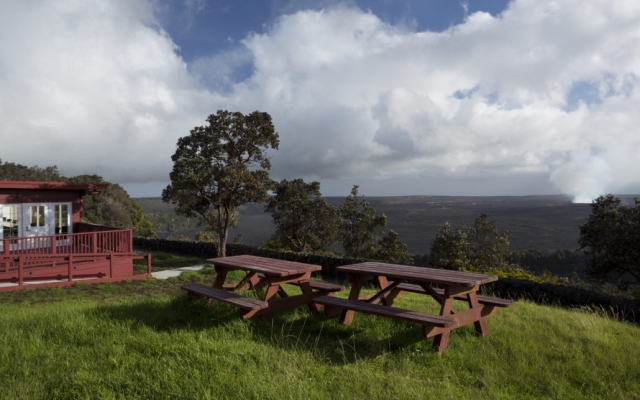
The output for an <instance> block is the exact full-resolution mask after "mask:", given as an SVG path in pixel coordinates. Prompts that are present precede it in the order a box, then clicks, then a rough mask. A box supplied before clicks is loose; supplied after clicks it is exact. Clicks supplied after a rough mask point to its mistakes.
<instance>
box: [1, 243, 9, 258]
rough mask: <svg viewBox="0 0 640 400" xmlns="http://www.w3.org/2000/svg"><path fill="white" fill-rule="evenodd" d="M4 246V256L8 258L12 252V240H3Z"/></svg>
mask: <svg viewBox="0 0 640 400" xmlns="http://www.w3.org/2000/svg"><path fill="white" fill-rule="evenodd" d="M2 246H4V254H5V255H7V256H8V255H9V253H10V250H11V239H3V240H2Z"/></svg>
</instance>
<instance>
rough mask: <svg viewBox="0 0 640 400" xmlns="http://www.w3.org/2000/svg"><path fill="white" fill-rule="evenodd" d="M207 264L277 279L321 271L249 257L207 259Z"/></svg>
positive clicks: (290, 263) (293, 262)
mask: <svg viewBox="0 0 640 400" xmlns="http://www.w3.org/2000/svg"><path fill="white" fill-rule="evenodd" d="M207 262H209V263H212V264H213V265H214V266H215V267H216V268H217V267H225V268H230V269H241V270H243V271H252V272H260V273H263V274H265V275H270V276H279V277H282V276H290V275H299V274H305V273H307V272H309V271H312V272H313V271H320V270H321V269H322V266H320V265H313V264H305V263H300V262H295V261H285V260H278V259H275V258H266V257H258V256H250V255H240V256H230V257H218V258H209V259H207Z"/></svg>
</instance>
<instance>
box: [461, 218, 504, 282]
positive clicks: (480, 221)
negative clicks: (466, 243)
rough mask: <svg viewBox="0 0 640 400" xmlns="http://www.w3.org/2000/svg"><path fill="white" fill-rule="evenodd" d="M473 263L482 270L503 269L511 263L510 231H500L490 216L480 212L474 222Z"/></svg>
mask: <svg viewBox="0 0 640 400" xmlns="http://www.w3.org/2000/svg"><path fill="white" fill-rule="evenodd" d="M472 232H473V247H472V249H471V263H472V264H473V266H474V267H476V268H477V269H479V270H481V271H489V270H492V269H502V268H504V267H506V266H507V265H508V264H509V257H510V255H511V251H510V250H509V231H503V232H502V233H500V232H499V231H498V227H497V226H496V224H495V223H493V222H491V221H489V216H488V215H487V214H485V213H482V214H480V217H478V218H476V221H475V222H474V224H473V230H472Z"/></svg>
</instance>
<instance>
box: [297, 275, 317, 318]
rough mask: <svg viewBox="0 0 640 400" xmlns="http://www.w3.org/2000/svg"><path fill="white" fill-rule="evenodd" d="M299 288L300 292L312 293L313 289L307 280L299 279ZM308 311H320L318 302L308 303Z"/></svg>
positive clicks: (315, 312)
mask: <svg viewBox="0 0 640 400" xmlns="http://www.w3.org/2000/svg"><path fill="white" fill-rule="evenodd" d="M300 289H302V293H312V292H313V289H312V288H311V284H310V283H309V281H300ZM309 311H311V312H312V313H314V314H317V313H319V312H320V304H317V303H309Z"/></svg>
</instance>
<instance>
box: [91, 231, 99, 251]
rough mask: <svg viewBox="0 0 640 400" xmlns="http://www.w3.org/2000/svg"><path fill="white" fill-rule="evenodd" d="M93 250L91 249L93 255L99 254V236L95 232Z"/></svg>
mask: <svg viewBox="0 0 640 400" xmlns="http://www.w3.org/2000/svg"><path fill="white" fill-rule="evenodd" d="M92 236H93V248H92V249H91V252H92V253H93V254H96V253H97V252H98V234H97V233H96V232H93V235H92Z"/></svg>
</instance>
